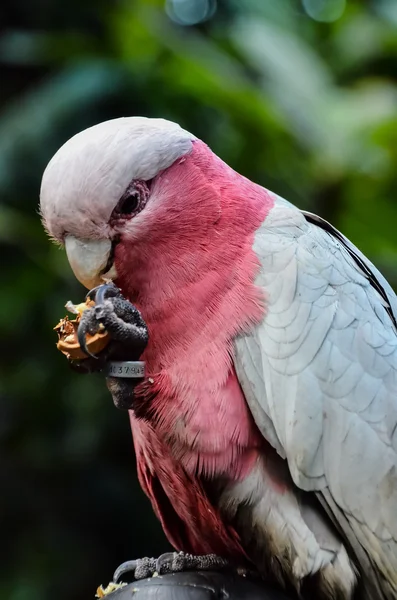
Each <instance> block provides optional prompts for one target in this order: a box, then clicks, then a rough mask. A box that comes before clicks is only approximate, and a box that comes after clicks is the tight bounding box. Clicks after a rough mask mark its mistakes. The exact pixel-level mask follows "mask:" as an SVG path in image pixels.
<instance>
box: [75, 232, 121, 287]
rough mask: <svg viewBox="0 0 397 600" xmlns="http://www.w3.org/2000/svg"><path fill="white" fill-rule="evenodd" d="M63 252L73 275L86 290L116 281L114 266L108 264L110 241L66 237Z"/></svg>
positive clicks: (110, 249)
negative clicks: (106, 282)
mask: <svg viewBox="0 0 397 600" xmlns="http://www.w3.org/2000/svg"><path fill="white" fill-rule="evenodd" d="M65 250H66V255H67V257H68V261H69V264H70V266H71V267H72V271H73V273H74V274H75V276H76V278H77V279H78V280H79V281H80V283H82V284H83V285H84V286H85V287H86V288H87V289H88V290H90V289H92V288H93V287H95V286H97V285H100V284H101V283H103V282H104V281H107V280H109V279H110V280H113V279H116V277H117V272H116V269H115V266H114V265H109V264H108V263H109V260H110V255H111V252H112V241H111V240H82V239H79V238H76V237H74V236H73V235H67V236H66V238H65ZM105 270H106V271H105Z"/></svg>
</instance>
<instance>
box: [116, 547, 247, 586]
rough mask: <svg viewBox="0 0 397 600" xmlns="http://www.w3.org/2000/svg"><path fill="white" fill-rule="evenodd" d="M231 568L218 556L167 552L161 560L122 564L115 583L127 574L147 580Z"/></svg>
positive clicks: (135, 561) (147, 559) (137, 560)
mask: <svg viewBox="0 0 397 600" xmlns="http://www.w3.org/2000/svg"><path fill="white" fill-rule="evenodd" d="M230 568H232V565H231V564H230V563H229V562H228V561H227V560H226V559H225V558H222V557H221V556H217V555H216V554H204V555H202V556H195V555H193V554H185V553H184V552H166V553H165V554H162V555H161V556H159V558H147V557H146V558H138V559H136V560H129V561H127V562H125V563H122V564H121V565H120V566H119V567H118V568H117V569H116V571H115V573H114V575H113V581H114V582H115V583H118V582H120V580H121V579H122V578H123V577H124V576H125V575H126V574H127V573H128V575H129V578H133V579H146V578H148V577H152V576H153V575H165V574H168V573H178V572H180V571H218V570H222V569H230ZM240 571H241V572H240V574H243V572H242V571H243V569H240Z"/></svg>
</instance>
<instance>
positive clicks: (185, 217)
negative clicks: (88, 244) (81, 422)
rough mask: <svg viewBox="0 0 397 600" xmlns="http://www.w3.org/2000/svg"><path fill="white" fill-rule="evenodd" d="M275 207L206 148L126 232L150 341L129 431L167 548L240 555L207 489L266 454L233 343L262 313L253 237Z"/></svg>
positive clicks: (119, 260)
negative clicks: (240, 377) (235, 362)
mask: <svg viewBox="0 0 397 600" xmlns="http://www.w3.org/2000/svg"><path fill="white" fill-rule="evenodd" d="M272 205H273V200H272V198H271V197H270V195H269V194H268V193H267V192H266V190H264V189H263V188H261V187H259V186H257V185H255V184H254V183H252V182H250V181H249V180H247V179H245V178H243V177H241V176H240V175H238V174H237V173H235V172H234V171H233V170H232V169H231V168H230V167H228V166H227V165H226V164H225V163H223V162H222V161H221V160H220V159H219V158H218V157H216V156H215V155H214V154H213V153H212V152H211V151H210V150H209V149H208V148H207V146H206V145H205V144H203V143H202V142H200V141H195V142H194V148H193V151H192V153H191V154H189V155H187V156H185V157H183V158H182V159H180V160H178V161H177V162H176V163H175V164H174V165H173V166H171V167H170V168H168V169H166V170H165V171H163V172H162V173H161V174H160V175H159V176H157V178H156V179H155V181H154V182H153V187H152V194H151V199H150V202H149V203H148V205H147V206H146V208H145V211H144V213H145V215H144V219H143V218H140V217H141V215H138V216H137V217H135V218H134V219H132V220H131V221H130V222H129V223H128V224H126V225H124V230H123V233H122V238H121V242H120V243H119V244H118V245H117V247H116V256H115V262H116V268H117V272H118V273H119V279H118V280H117V283H118V285H119V286H120V287H121V289H122V291H123V293H124V294H125V295H126V296H127V297H128V298H129V299H130V300H131V301H133V302H134V303H135V304H136V305H137V306H138V308H139V309H140V310H141V312H142V314H143V316H144V318H145V321H146V323H147V324H148V328H149V333H150V342H149V345H148V348H147V350H146V352H145V355H144V357H143V358H144V360H145V361H146V365H147V375H148V378H147V379H146V381H145V383H144V384H142V385H141V386H140V387H139V388H138V389H137V391H136V401H135V405H134V413H135V414H131V423H132V428H133V433H134V443H135V448H136V454H137V461H138V472H139V477H140V482H141V484H142V487H143V489H144V491H145V492H146V493H147V495H148V496H149V498H150V499H151V501H152V503H153V506H154V509H155V511H156V513H157V515H158V516H159V518H160V520H161V522H162V524H163V527H164V530H165V532H166V534H167V535H168V537H169V539H170V541H171V543H173V544H174V546H176V547H177V548H178V549H183V550H187V551H191V552H196V553H197V552H199V553H202V552H218V553H220V554H224V555H225V554H226V555H230V554H232V555H234V556H236V555H239V556H240V558H244V557H245V553H244V551H243V549H242V547H241V544H240V542H239V539H238V536H237V534H236V532H235V531H234V529H233V528H231V527H229V526H227V525H225V524H223V522H222V519H221V517H220V515H219V513H218V512H217V510H216V508H215V507H214V506H213V505H212V504H211V502H210V500H209V499H208V497H207V495H206V491H205V486H204V485H203V481H205V480H206V479H212V478H215V477H227V478H229V479H233V480H237V479H239V478H242V477H244V476H246V475H247V474H248V473H249V472H250V470H251V469H252V468H253V466H254V465H255V463H256V461H257V459H258V456H259V454H262V455H263V452H264V446H265V444H266V443H265V441H264V440H263V438H262V436H261V435H260V434H259V432H258V431H257V429H256V426H255V424H254V421H253V418H252V416H251V414H250V412H249V409H248V407H247V405H246V402H245V399H244V396H243V393H242V391H241V388H240V386H239V383H238V380H237V377H236V375H235V372H234V369H233V364H232V352H233V347H232V340H233V338H234V337H235V336H236V335H238V334H239V333H240V332H242V331H244V330H246V329H247V328H249V327H250V326H251V325H252V324H254V323H255V322H257V321H258V320H259V319H261V317H262V316H263V312H264V304H265V303H264V298H263V296H262V293H261V291H260V290H259V288H257V287H256V286H255V285H254V283H253V282H254V280H255V275H256V272H257V269H258V263H257V258H256V256H255V254H254V252H253V250H252V244H253V239H254V233H255V231H256V229H258V227H259V226H260V224H261V223H262V222H263V220H264V219H265V217H266V215H267V213H268V211H269V210H270V208H271V207H272Z"/></svg>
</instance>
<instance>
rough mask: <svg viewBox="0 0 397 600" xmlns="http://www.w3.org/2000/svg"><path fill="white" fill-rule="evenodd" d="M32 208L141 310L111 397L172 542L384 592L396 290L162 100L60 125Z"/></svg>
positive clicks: (331, 594) (317, 580)
mask: <svg viewBox="0 0 397 600" xmlns="http://www.w3.org/2000/svg"><path fill="white" fill-rule="evenodd" d="M374 208H375V207H374ZM40 212H41V217H42V221H43V225H44V227H45V229H46V231H47V232H48V234H49V235H50V237H51V238H52V239H53V240H55V242H56V243H58V244H60V245H61V246H63V247H64V248H65V251H66V255H67V258H68V261H69V264H70V266H71V269H72V271H73V272H74V274H75V276H76V278H77V279H78V280H79V281H80V282H81V283H82V284H83V285H84V286H85V287H86V288H87V289H88V290H91V289H93V288H94V289H95V287H96V286H100V285H101V284H103V283H104V282H113V284H114V285H115V286H117V289H118V290H120V293H121V294H122V295H123V297H124V298H126V299H127V300H128V302H130V303H132V304H133V305H134V307H136V313H137V314H138V315H142V317H143V319H144V322H145V323H146V326H147V330H148V339H149V341H148V343H147V346H146V347H145V349H144V352H143V355H142V360H144V361H145V365H146V376H145V378H144V380H143V381H142V382H140V383H139V385H137V386H136V388H135V389H134V396H133V401H132V404H131V408H130V410H129V411H128V412H129V418H130V422H131V428H132V434H133V440H134V448H135V454H136V461H137V473H138V477H139V481H140V484H141V486H142V488H143V490H144V492H145V493H146V495H147V496H148V497H149V499H150V501H151V504H152V506H153V509H154V511H155V513H156V515H157V517H158V518H159V520H160V522H161V525H162V528H163V530H164V532H165V534H166V536H167V538H168V540H169V541H170V543H171V544H172V546H173V547H174V548H175V549H176V550H178V551H183V552H188V553H192V554H193V555H209V554H211V553H212V554H215V555H219V556H221V557H223V558H225V559H227V560H230V561H231V562H233V563H234V564H249V565H252V566H253V567H254V568H255V569H256V570H257V571H258V572H259V573H260V574H261V575H262V576H263V577H265V578H268V579H269V580H270V581H275V582H278V583H279V584H280V585H283V586H284V588H285V589H293V590H295V592H296V594H297V597H304V598H313V597H316V598H318V599H321V600H331V599H336V598H338V599H341V600H352V599H353V598H359V599H369V598H371V599H373V600H374V599H376V600H385V599H387V600H389V599H395V598H397V512H396V511H397V471H396V466H397V460H396V453H397V321H396V319H397V298H396V295H395V293H394V292H393V290H392V288H391V286H390V285H389V283H388V282H387V281H386V279H385V278H384V277H383V276H382V274H381V273H380V272H379V271H378V270H377V268H376V267H375V266H374V265H373V264H372V263H371V262H370V261H369V260H368V259H367V258H366V257H365V256H364V255H363V254H362V252H360V250H359V249H358V248H356V247H355V246H354V245H353V243H351V242H350V241H349V240H348V239H347V238H346V237H345V236H344V235H343V234H342V233H340V232H339V231H338V230H337V229H335V228H334V227H333V226H332V225H331V224H330V223H328V222H327V221H325V220H324V219H323V218H321V217H320V216H317V215H315V214H313V213H310V212H307V211H305V210H300V209H299V208H297V207H296V206H294V205H293V204H291V203H290V202H288V201H287V200H284V199H283V198H281V197H280V196H278V195H277V194H275V193H273V192H271V191H270V190H267V189H266V188H264V187H262V186H261V185H258V184H256V183H254V182H252V181H250V180H249V179H247V178H246V177H244V176H243V175H241V174H239V173H237V172H236V171H235V170H233V169H232V168H231V167H230V166H228V165H227V164H226V163H225V162H224V161H223V160H222V159H221V158H219V157H218V156H217V155H216V154H215V153H213V152H212V150H211V149H210V148H209V147H208V145H206V143H205V142H203V141H202V140H200V139H198V138H197V137H196V136H195V135H193V134H191V133H189V132H188V131H186V130H185V129H183V128H182V127H181V126H180V125H178V124H177V123H174V122H171V121H168V120H166V119H161V118H148V117H138V116H133V117H120V118H115V119H111V120H109V121H105V122H102V123H98V124H96V125H93V126H92V127H89V128H88V129H85V130H83V131H81V132H79V133H77V134H76V135H74V136H73V137H72V138H71V139H69V140H68V141H66V143H64V145H63V146H61V148H60V149H59V150H58V151H57V152H56V153H55V155H54V156H53V157H52V159H51V160H50V162H49V163H48V165H47V167H46V169H45V171H44V174H43V177H42V182H41V190H40ZM104 305H106V306H107V310H108V312H109V314H110V313H111V311H112V298H109V299H107V300H105V302H104ZM105 325H106V322H105ZM141 326H142V322H141V323H140V327H138V326H137V327H138V329H139V331H140V334H142V327H141ZM129 327H130V328H133V327H134V325H131V324H129Z"/></svg>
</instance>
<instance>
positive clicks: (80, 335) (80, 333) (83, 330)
mask: <svg viewBox="0 0 397 600" xmlns="http://www.w3.org/2000/svg"><path fill="white" fill-rule="evenodd" d="M83 317H84V313H83ZM83 317H82V318H81V321H80V323H79V326H78V328H77V339H78V341H79V344H80V348H81V349H82V351H83V352H84V353H85V354H87V356H91V357H92V358H95V359H97V358H98V357H97V356H96V355H95V354H92V352H90V351H89V350H88V348H87V344H86V337H85V336H86V334H87V333H88V332H89V323H88V322H87V320H86V319H83Z"/></svg>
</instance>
